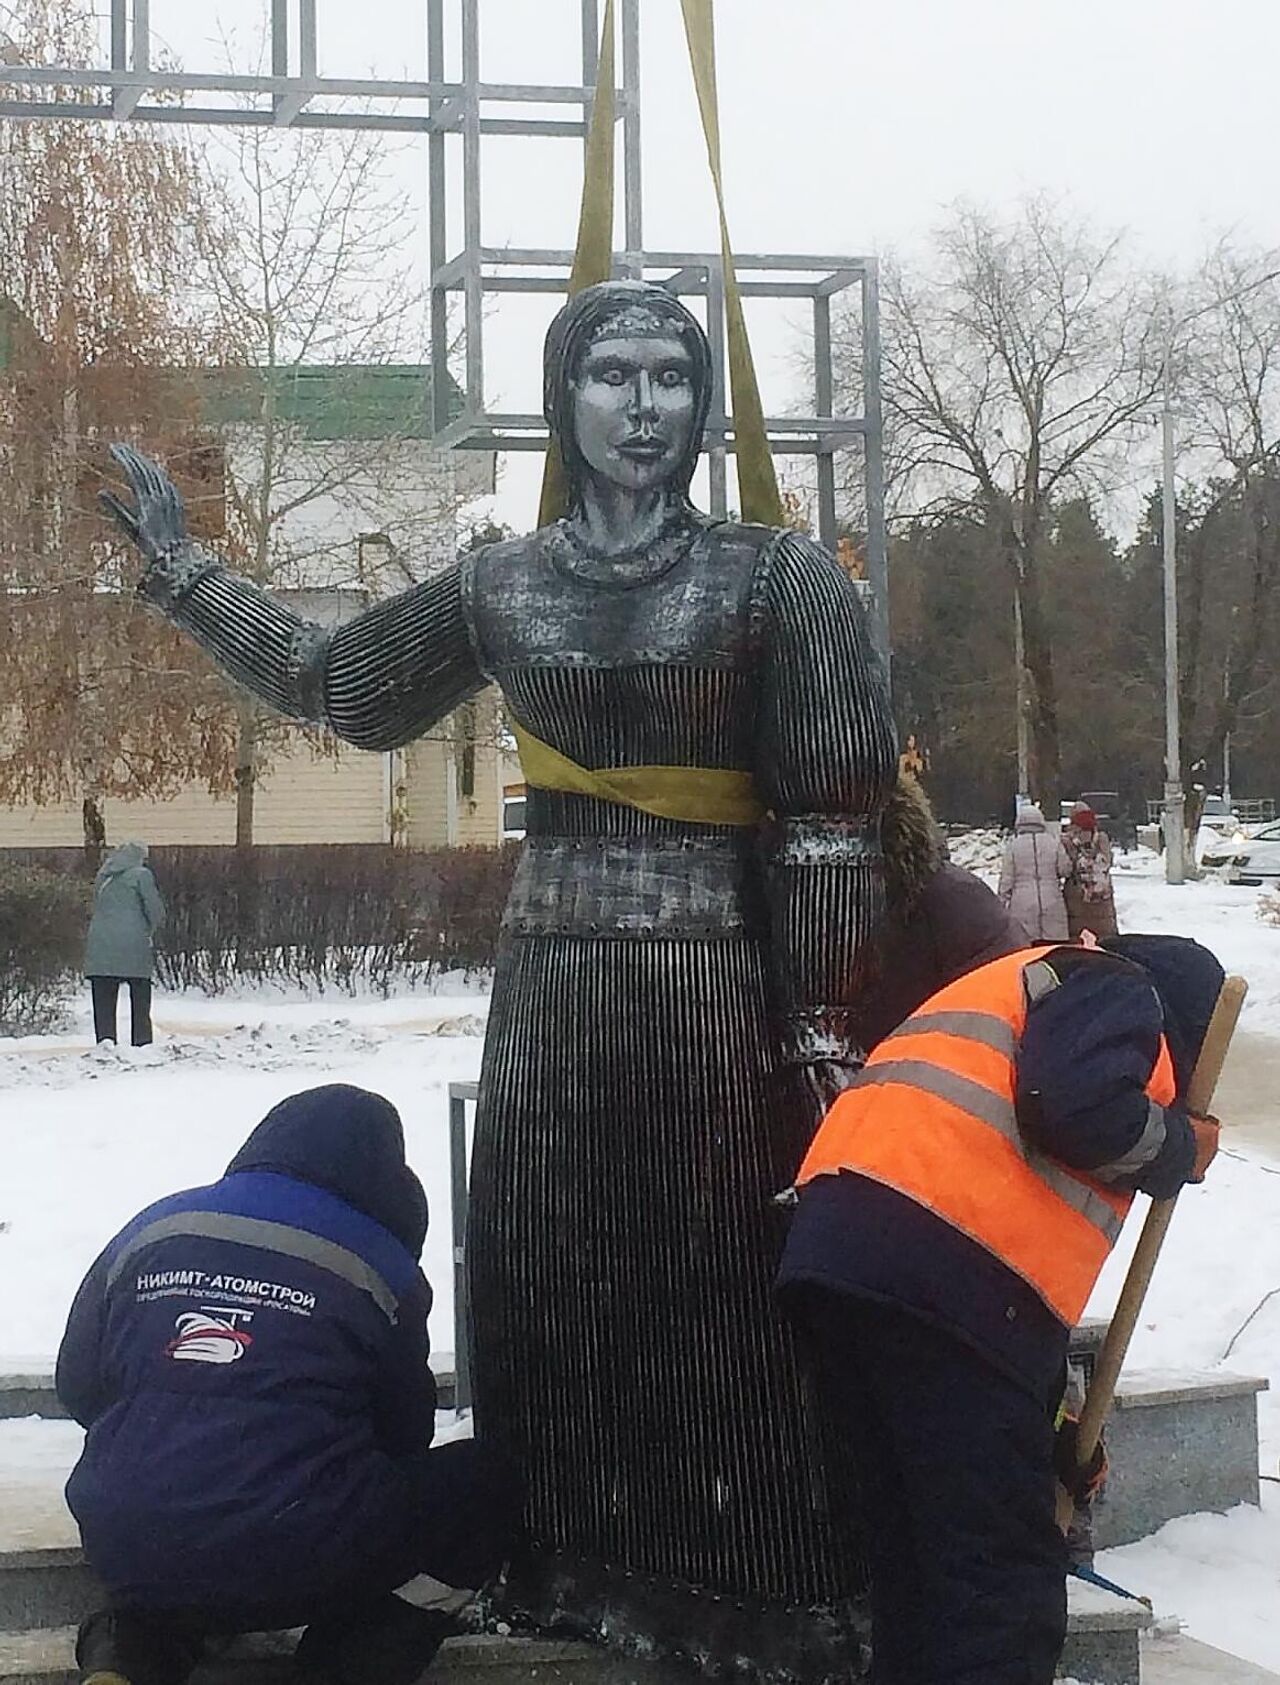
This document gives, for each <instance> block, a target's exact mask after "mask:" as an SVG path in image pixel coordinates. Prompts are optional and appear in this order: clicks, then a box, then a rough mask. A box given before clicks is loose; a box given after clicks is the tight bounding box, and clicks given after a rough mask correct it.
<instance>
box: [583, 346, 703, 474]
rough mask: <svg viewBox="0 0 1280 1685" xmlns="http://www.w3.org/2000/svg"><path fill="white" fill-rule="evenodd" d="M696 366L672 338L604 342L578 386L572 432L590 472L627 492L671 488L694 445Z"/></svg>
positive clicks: (589, 357) (587, 359)
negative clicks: (676, 473)
mask: <svg viewBox="0 0 1280 1685" xmlns="http://www.w3.org/2000/svg"><path fill="white" fill-rule="evenodd" d="M693 372H694V371H693V362H692V359H691V358H690V356H689V353H688V352H687V351H686V350H685V348H684V346H683V345H682V344H681V342H680V340H679V339H678V338H677V337H676V336H675V335H674V334H672V335H670V336H666V335H663V336H662V337H661V338H654V337H652V336H640V337H637V338H625V337H622V336H619V337H618V338H617V339H599V340H596V342H595V343H594V344H593V345H591V346H590V347H589V348H588V350H587V352H586V354H585V356H584V357H583V359H582V366H581V368H580V369H579V370H578V375H577V379H576V380H575V381H574V388H573V430H574V437H575V439H576V441H577V446H578V450H579V452H580V453H581V455H582V458H583V460H584V461H585V463H586V464H587V466H588V468H589V469H591V471H592V472H593V473H594V474H597V475H599V477H600V478H601V479H604V480H610V481H612V482H613V484H614V485H617V486H623V487H625V488H626V489H627V490H628V491H650V490H653V489H656V488H657V487H660V486H662V485H665V484H666V482H667V481H668V480H669V479H671V477H672V475H673V474H674V473H675V472H676V471H677V469H678V468H679V466H680V464H681V463H682V462H683V461H684V460H685V457H686V455H687V453H688V450H689V447H690V435H691V434H692V431H693V425H694V417H695V413H696V409H697V400H696V397H695V394H694V389H693Z"/></svg>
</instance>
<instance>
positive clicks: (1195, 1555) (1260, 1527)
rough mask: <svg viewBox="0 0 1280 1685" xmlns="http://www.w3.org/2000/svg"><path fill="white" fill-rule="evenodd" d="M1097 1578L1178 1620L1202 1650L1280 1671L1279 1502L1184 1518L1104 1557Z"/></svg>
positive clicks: (1269, 1495)
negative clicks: (1211, 1649) (1213, 1647)
mask: <svg viewBox="0 0 1280 1685" xmlns="http://www.w3.org/2000/svg"><path fill="white" fill-rule="evenodd" d="M1097 1567H1098V1571H1099V1572H1100V1573H1102V1574H1105V1575H1106V1576H1107V1578H1108V1579H1113V1580H1115V1581H1116V1582H1117V1583H1118V1584H1119V1585H1122V1586H1128V1587H1129V1588H1130V1589H1136V1590H1138V1591H1140V1592H1141V1593H1142V1595H1143V1596H1144V1597H1149V1598H1150V1599H1151V1601H1152V1603H1153V1604H1154V1605H1155V1612H1156V1614H1157V1615H1177V1616H1178V1617H1179V1618H1180V1619H1181V1620H1182V1621H1183V1622H1184V1623H1185V1624H1186V1626H1187V1628H1188V1630H1189V1631H1190V1632H1191V1633H1192V1634H1193V1635H1194V1636H1195V1637H1196V1638H1198V1639H1200V1640H1201V1642H1202V1643H1205V1644H1213V1645H1216V1646H1217V1647H1218V1648H1219V1649H1221V1650H1227V1651H1229V1652H1230V1653H1231V1654H1232V1655H1234V1656H1240V1657H1242V1658H1243V1659H1244V1660H1245V1661H1250V1662H1253V1663H1254V1664H1255V1665H1256V1666H1258V1667H1265V1668H1273V1669H1275V1670H1277V1671H1280V1495H1277V1493H1276V1490H1275V1488H1274V1487H1264V1488H1263V1495H1262V1508H1261V1509H1250V1508H1247V1507H1245V1506H1243V1505H1242V1506H1241V1507H1240V1508H1239V1509H1235V1510H1232V1511H1231V1513H1230V1514H1229V1515H1186V1516H1181V1517H1180V1518H1179V1519H1178V1520H1177V1521H1170V1522H1168V1523H1166V1525H1165V1526H1164V1527H1162V1528H1161V1529H1160V1531H1159V1532H1158V1533H1156V1534H1155V1535H1154V1536H1153V1537H1152V1538H1150V1539H1143V1540H1141V1541H1140V1542H1139V1543H1138V1544H1136V1545H1124V1546H1122V1547H1121V1548H1120V1549H1118V1550H1109V1551H1104V1552H1102V1553H1101V1554H1100V1555H1099V1557H1098V1561H1097Z"/></svg>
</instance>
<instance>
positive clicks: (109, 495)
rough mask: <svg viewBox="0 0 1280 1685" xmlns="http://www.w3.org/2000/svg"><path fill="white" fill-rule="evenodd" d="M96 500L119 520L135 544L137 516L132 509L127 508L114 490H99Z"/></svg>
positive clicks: (136, 539) (113, 517) (136, 538)
mask: <svg viewBox="0 0 1280 1685" xmlns="http://www.w3.org/2000/svg"><path fill="white" fill-rule="evenodd" d="M98 502H99V503H100V504H101V505H102V507H103V508H104V509H105V510H106V512H107V514H108V515H110V516H111V517H112V519H113V520H115V521H117V522H119V524H120V525H121V526H122V527H123V528H124V530H125V531H126V532H127V533H128V535H129V537H130V538H131V539H133V541H134V543H135V544H136V543H137V541H138V536H139V533H138V521H137V517H136V516H135V515H134V513H133V510H132V509H130V508H129V506H128V504H127V503H122V502H121V501H120V499H119V498H118V497H117V496H116V495H115V493H114V492H109V491H100V492H99V493H98Z"/></svg>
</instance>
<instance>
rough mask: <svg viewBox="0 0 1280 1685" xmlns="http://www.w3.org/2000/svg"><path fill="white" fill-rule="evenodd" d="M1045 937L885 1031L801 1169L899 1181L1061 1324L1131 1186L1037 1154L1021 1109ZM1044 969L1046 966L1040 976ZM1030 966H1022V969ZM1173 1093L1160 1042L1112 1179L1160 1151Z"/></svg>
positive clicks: (1121, 1215)
mask: <svg viewBox="0 0 1280 1685" xmlns="http://www.w3.org/2000/svg"><path fill="white" fill-rule="evenodd" d="M1054 951H1055V950H1054V949H1053V948H1035V949H1029V950H1024V951H1023V952H1021V953H1018V954H1011V955H1006V956H1005V957H1004V958H1002V959H999V960H994V961H993V962H992V963H991V964H990V965H986V966H982V967H981V968H980V969H979V970H977V971H974V972H971V973H970V974H969V975H968V976H965V977H961V978H959V979H957V981H956V982H954V983H952V984H950V985H948V987H947V988H945V989H943V990H940V991H939V993H938V994H936V995H934V996H933V997H932V998H931V999H930V1000H929V1001H927V1002H926V1003H925V1005H924V1006H922V1007H921V1008H920V1010H919V1011H918V1012H917V1013H916V1014H915V1015H914V1016H913V1017H911V1018H909V1019H907V1021H906V1022H905V1023H904V1024H902V1025H900V1026H899V1027H898V1029H896V1030H895V1031H894V1032H893V1034H892V1035H890V1036H887V1037H886V1038H885V1039H884V1041H882V1042H881V1043H880V1044H879V1045H878V1046H877V1047H876V1049H875V1050H874V1052H873V1053H872V1055H871V1057H870V1059H869V1060H868V1061H867V1064H866V1067H865V1069H864V1070H863V1071H862V1072H861V1074H860V1075H859V1076H858V1077H857V1078H856V1079H855V1081H854V1082H853V1083H852V1084H851V1085H850V1086H849V1088H848V1089H846V1090H845V1092H844V1093H843V1094H841V1095H840V1097H839V1098H838V1099H837V1100H836V1102H835V1104H834V1105H833V1106H832V1108H831V1110H830V1111H829V1112H828V1114H827V1116H826V1118H825V1119H824V1121H823V1124H822V1126H821V1128H820V1129H819V1131H818V1134H817V1136H816V1138H815V1139H814V1142H813V1145H812V1146H811V1147H810V1149H809V1152H808V1154H807V1156H806V1158H805V1161H804V1164H803V1165H802V1166H801V1168H800V1174H799V1175H798V1177H797V1178H796V1181H797V1184H798V1185H802V1184H803V1183H805V1182H808V1181H810V1180H812V1178H813V1177H815V1176H822V1175H830V1174H834V1173H836V1172H839V1171H841V1170H851V1171H855V1172H857V1173H858V1174H859V1175H863V1176H869V1177H871V1178H873V1179H874V1180H876V1181H879V1182H883V1183H885V1184H886V1185H887V1186H889V1187H893V1188H896V1189H897V1190H898V1191H899V1192H900V1193H903V1194H906V1195H907V1196H908V1197H909V1198H911V1199H914V1200H916V1201H917V1202H918V1203H920V1204H922V1205H925V1206H928V1207H929V1209H931V1210H933V1211H935V1212H937V1214H938V1215H939V1216H940V1217H942V1218H944V1219H945V1220H946V1221H947V1222H949V1223H951V1224H952V1226H953V1227H955V1228H957V1229H960V1230H961V1231H962V1232H963V1233H965V1234H967V1235H969V1236H970V1238H971V1239H973V1240H975V1241H977V1242H978V1243H979V1244H980V1245H981V1246H984V1247H985V1248H986V1249H987V1250H988V1251H990V1252H993V1253H994V1254H995V1255H996V1256H997V1257H998V1258H1000V1259H1001V1260H1002V1261H1003V1262H1004V1263H1006V1264H1008V1265H1009V1267H1010V1268H1011V1269H1014V1270H1016V1271H1017V1272H1018V1274H1019V1275H1021V1276H1022V1277H1023V1278H1024V1279H1025V1280H1026V1281H1028V1282H1029V1283H1030V1284H1031V1286H1032V1287H1034V1288H1035V1290H1036V1292H1037V1293H1039V1295H1040V1296H1041V1298H1042V1299H1043V1300H1044V1301H1045V1303H1046V1304H1047V1305H1048V1306H1049V1308H1050V1309H1051V1310H1052V1311H1054V1313H1055V1314H1056V1315H1057V1316H1059V1317H1060V1318H1061V1319H1062V1321H1064V1322H1066V1323H1068V1324H1072V1325H1074V1324H1075V1323H1076V1322H1078V1321H1079V1319H1080V1316H1081V1314H1082V1312H1083V1311H1084V1307H1085V1304H1086V1302H1087V1300H1088V1297H1089V1294H1090V1293H1091V1292H1092V1290H1093V1284H1094V1282H1095V1281H1096V1280H1097V1278H1098V1274H1099V1272H1100V1271H1101V1269H1102V1266H1103V1264H1104V1263H1105V1262H1106V1259H1107V1254H1108V1253H1109V1252H1110V1250H1111V1248H1112V1246H1113V1245H1114V1244H1115V1241H1116V1238H1117V1236H1118V1235H1119V1233H1120V1230H1121V1227H1122V1226H1123V1223H1124V1219H1125V1215H1126V1213H1127V1212H1128V1210H1129V1207H1130V1205H1131V1203H1132V1200H1133V1196H1132V1194H1131V1193H1128V1192H1126V1191H1123V1190H1120V1189H1116V1188H1110V1187H1107V1186H1105V1185H1104V1183H1103V1182H1102V1181H1100V1180H1098V1179H1097V1178H1095V1177H1092V1176H1087V1175H1084V1174H1083V1173H1082V1172H1080V1171H1076V1170H1072V1169H1070V1168H1069V1167H1068V1166H1066V1165H1064V1164H1060V1163H1058V1162H1057V1161H1056V1160H1055V1159H1051V1158H1047V1157H1046V1156H1045V1155H1044V1154H1043V1153H1039V1152H1036V1151H1035V1150H1034V1149H1033V1148H1031V1147H1030V1146H1029V1145H1028V1144H1027V1143H1026V1141H1024V1139H1023V1137H1022V1133H1021V1131H1020V1129H1019V1128H1018V1119H1017V1111H1016V1106H1015V1093H1016V1065H1015V1058H1016V1054H1017V1049H1018V1043H1019V1041H1020V1040H1021V1037H1022V1032H1023V1029H1024V1028H1025V1026H1026V1021H1027V1010H1028V998H1029V994H1030V993H1031V992H1032V991H1030V990H1029V989H1028V987H1027V983H1028V982H1029V981H1031V982H1034V984H1035V990H1034V993H1035V998H1037V999H1038V998H1039V997H1040V995H1041V994H1042V993H1044V992H1045V991H1046V990H1047V989H1048V988H1052V987H1053V986H1054V983H1055V981H1056V980H1055V979H1054V978H1053V974H1052V969H1051V967H1050V966H1049V965H1048V964H1047V961H1046V956H1047V955H1049V954H1052V953H1053V952H1054ZM1046 972H1047V973H1048V976H1047V977H1046V975H1045V974H1046ZM1028 973H1030V974H1031V975H1030V977H1028V975H1027V974H1028ZM1174 1093H1175V1084H1174V1077H1173V1064H1172V1061H1171V1059H1170V1057H1169V1049H1168V1045H1167V1043H1166V1042H1165V1041H1164V1040H1163V1038H1162V1039H1161V1044H1160V1053H1159V1057H1158V1058H1157V1061H1156V1066H1155V1069H1154V1070H1153V1072H1152V1074H1151V1078H1150V1080H1149V1081H1148V1083H1147V1095H1148V1099H1149V1100H1150V1101H1151V1102H1152V1109H1151V1112H1150V1115H1149V1117H1148V1123H1147V1128H1146V1129H1145V1130H1144V1132H1143V1135H1142V1137H1141V1139H1140V1140H1139V1141H1137V1142H1135V1144H1134V1146H1133V1147H1132V1148H1131V1150H1130V1151H1129V1152H1128V1153H1127V1154H1125V1156H1124V1159H1123V1160H1121V1161H1119V1162H1118V1163H1117V1164H1115V1165H1112V1166H1110V1167H1109V1173H1110V1174H1111V1175H1112V1176H1118V1175H1121V1174H1131V1173H1132V1172H1133V1170H1135V1169H1140V1168H1141V1167H1142V1165H1143V1164H1145V1163H1146V1162H1148V1161H1149V1160H1150V1159H1151V1158H1153V1157H1154V1156H1155V1154H1156V1153H1157V1152H1158V1151H1159V1149H1160V1146H1161V1144H1162V1142H1163V1124H1164V1113H1163V1110H1162V1108H1163V1107H1164V1106H1165V1105H1167V1104H1168V1103H1169V1102H1170V1101H1171V1100H1172V1099H1173V1098H1174Z"/></svg>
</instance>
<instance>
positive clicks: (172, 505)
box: [162, 474, 186, 524]
mask: <svg viewBox="0 0 1280 1685" xmlns="http://www.w3.org/2000/svg"><path fill="white" fill-rule="evenodd" d="M163 478H164V492H163V494H162V495H163V498H164V512H165V514H166V515H168V516H169V517H170V519H171V520H173V521H176V522H178V523H179V524H181V523H182V522H184V521H185V520H186V506H185V504H184V503H183V501H182V493H181V492H180V491H179V490H178V488H177V486H175V485H174V483H173V481H172V480H171V479H170V478H169V477H168V475H167V474H166V475H164V476H163Z"/></svg>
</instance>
